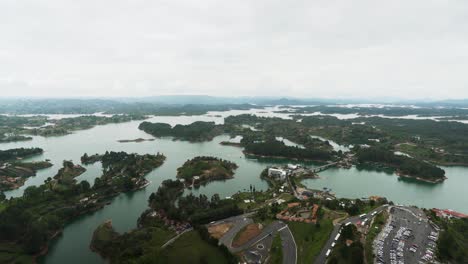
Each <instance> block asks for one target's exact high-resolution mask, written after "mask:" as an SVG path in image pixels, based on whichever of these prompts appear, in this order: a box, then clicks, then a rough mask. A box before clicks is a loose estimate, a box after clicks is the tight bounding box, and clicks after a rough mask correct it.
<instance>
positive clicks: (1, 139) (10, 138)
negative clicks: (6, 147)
mask: <svg viewBox="0 0 468 264" xmlns="http://www.w3.org/2000/svg"><path fill="white" fill-rule="evenodd" d="M29 140H32V137H28V136H22V135H14V134H12V135H10V134H3V135H1V134H0V143H10V142H18V141H29Z"/></svg>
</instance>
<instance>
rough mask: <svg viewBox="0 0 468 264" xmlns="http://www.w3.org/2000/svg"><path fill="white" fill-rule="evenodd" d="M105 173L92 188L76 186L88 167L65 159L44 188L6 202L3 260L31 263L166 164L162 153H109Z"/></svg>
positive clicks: (0, 215)
mask: <svg viewBox="0 0 468 264" xmlns="http://www.w3.org/2000/svg"><path fill="white" fill-rule="evenodd" d="M99 157H100V161H101V162H102V166H103V175H102V176H100V177H97V178H95V181H94V185H93V186H92V187H91V185H90V183H88V182H87V181H81V182H79V183H77V182H76V177H77V176H78V175H80V174H81V173H83V172H84V168H83V167H81V166H79V165H75V164H73V162H71V161H64V163H63V168H62V169H60V170H59V171H58V173H57V174H56V175H55V176H54V177H49V178H47V179H46V180H45V181H44V184H42V185H40V186H30V187H28V188H26V189H25V190H24V194H23V196H22V197H18V198H10V199H9V200H8V201H7V202H4V203H2V205H3V206H4V207H3V208H2V210H1V211H0V237H1V238H2V239H1V241H0V262H2V263H31V262H34V261H35V259H36V258H37V257H38V256H40V255H43V254H46V253H47V250H48V245H49V242H50V241H51V240H52V239H54V238H55V237H57V235H59V234H60V233H61V231H62V230H63V227H64V226H65V225H66V224H68V223H70V222H72V221H73V220H74V219H76V218H77V217H79V216H80V215H83V214H87V213H90V212H94V211H96V210H99V209H100V208H102V207H104V206H105V205H106V204H108V203H109V200H110V199H111V198H112V197H115V196H116V195H118V194H120V193H122V192H127V191H133V190H136V189H139V188H143V187H145V186H146V184H147V180H145V179H144V176H145V175H146V174H147V173H149V172H150V171H151V170H152V169H154V168H157V167H159V166H161V165H162V164H163V162H164V160H165V157H164V156H163V155H162V154H157V155H149V154H146V155H138V154H127V153H125V152H106V153H105V154H103V155H99Z"/></svg>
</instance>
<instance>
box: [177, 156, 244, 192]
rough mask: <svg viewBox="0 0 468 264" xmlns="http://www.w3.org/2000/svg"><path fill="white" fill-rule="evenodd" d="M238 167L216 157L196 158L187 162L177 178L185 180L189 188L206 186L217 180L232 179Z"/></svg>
mask: <svg viewBox="0 0 468 264" xmlns="http://www.w3.org/2000/svg"><path fill="white" fill-rule="evenodd" d="M235 169H237V165H236V164H235V163H233V162H230V161H227V160H223V159H218V158H215V157H206V156H201V157H195V158H193V159H191V160H187V161H186V162H185V163H184V164H183V165H182V167H180V168H178V169H177V178H179V179H183V180H184V182H185V184H186V185H187V186H189V185H200V184H206V183H208V182H210V181H215V180H226V179H230V178H232V177H233V175H234V170H235Z"/></svg>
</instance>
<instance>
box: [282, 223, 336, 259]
mask: <svg viewBox="0 0 468 264" xmlns="http://www.w3.org/2000/svg"><path fill="white" fill-rule="evenodd" d="M288 225H289V229H291V232H292V233H293V236H294V240H295V241H296V244H297V263H299V264H301V263H312V262H313V261H314V259H315V257H316V256H317V255H318V254H319V253H320V250H321V249H322V247H323V245H324V244H325V243H326V242H327V240H328V238H329V236H330V234H331V232H332V230H333V224H332V222H331V221H330V220H326V221H321V222H320V226H316V225H315V224H305V223H298V222H290V223H288Z"/></svg>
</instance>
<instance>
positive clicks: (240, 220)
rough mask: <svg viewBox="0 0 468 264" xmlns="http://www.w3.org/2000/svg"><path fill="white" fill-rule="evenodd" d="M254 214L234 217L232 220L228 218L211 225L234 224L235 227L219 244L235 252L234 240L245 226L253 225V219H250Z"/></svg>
mask: <svg viewBox="0 0 468 264" xmlns="http://www.w3.org/2000/svg"><path fill="white" fill-rule="evenodd" d="M254 214H255V213H254V212H252V213H247V214H243V215H238V216H233V217H230V218H226V219H223V220H220V221H216V222H214V223H211V224H212V225H217V224H222V223H232V224H234V226H233V227H232V228H231V229H229V231H228V232H227V233H226V234H224V235H223V236H222V237H221V238H220V239H219V243H221V244H224V245H225V246H226V247H227V248H228V249H229V250H231V251H232V250H234V248H233V247H232V240H233V239H234V237H235V236H236V234H237V233H238V232H239V231H240V230H241V229H242V228H243V227H244V226H246V225H248V224H251V223H253V221H252V219H250V218H249V217H250V216H252V215H254Z"/></svg>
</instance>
